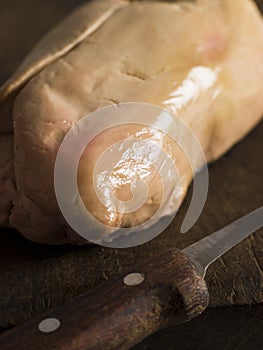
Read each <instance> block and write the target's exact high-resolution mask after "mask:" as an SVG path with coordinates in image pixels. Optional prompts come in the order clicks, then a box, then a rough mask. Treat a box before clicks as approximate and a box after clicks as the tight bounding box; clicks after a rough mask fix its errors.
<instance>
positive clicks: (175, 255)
mask: <svg viewBox="0 0 263 350" xmlns="http://www.w3.org/2000/svg"><path fill="white" fill-rule="evenodd" d="M139 271H140V273H141V276H143V277H144V276H145V280H144V281H142V282H141V283H138V284H137V285H133V286H131V285H127V284H124V283H123V278H119V279H116V280H115V279H114V280H113V279H111V280H108V281H105V282H104V283H103V285H99V286H98V287H97V288H96V287H94V288H93V290H92V291H91V293H88V294H84V295H81V296H78V297H75V298H73V299H72V300H70V301H69V302H67V303H65V304H63V305H62V306H59V307H58V308H53V309H52V311H50V310H48V311H46V313H45V314H44V315H39V316H38V317H36V318H33V319H32V320H31V321H29V322H26V323H24V324H22V325H21V326H17V327H14V328H13V329H11V330H8V331H6V332H5V333H4V334H2V335H1V336H0V350H13V349H20V348H21V347H22V348H23V349H25V350H35V349H36V348H39V349H50V350H51V349H54V350H55V349H56V350H81V349H82V350H84V349H86V347H87V344H88V349H92V350H102V349H106V350H129V349H131V347H132V346H134V345H136V344H138V343H139V342H140V341H142V340H143V339H145V338H146V337H148V336H149V335H150V334H153V333H155V332H156V331H158V330H160V329H162V328H165V327H168V326H170V325H175V324H179V323H182V322H186V321H189V320H191V319H192V318H194V317H197V316H198V315H200V314H201V313H202V312H203V311H204V310H205V309H206V307H207V305H208V301H209V295H208V290H207V286H206V282H205V280H204V279H203V278H202V277H201V276H200V275H199V273H198V272H197V270H196V267H195V266H194V264H193V263H192V261H191V260H190V259H189V258H188V257H187V256H186V255H184V254H183V253H182V252H181V251H180V250H178V249H170V250H169V251H168V252H165V253H164V254H162V255H161V256H159V255H158V256H156V257H154V258H153V259H152V260H151V261H150V262H149V263H147V264H143V265H142V266H140V267H139ZM127 277H128V276H127ZM98 301H100V303H98ZM50 316H52V317H55V318H56V319H58V320H59V321H60V322H61V326H60V328H59V329H58V330H57V331H56V332H53V333H51V334H48V335H47V334H45V333H43V332H39V331H38V325H39V323H40V322H41V321H42V320H43V319H45V318H48V317H50ZM83 330H85V331H83Z"/></svg>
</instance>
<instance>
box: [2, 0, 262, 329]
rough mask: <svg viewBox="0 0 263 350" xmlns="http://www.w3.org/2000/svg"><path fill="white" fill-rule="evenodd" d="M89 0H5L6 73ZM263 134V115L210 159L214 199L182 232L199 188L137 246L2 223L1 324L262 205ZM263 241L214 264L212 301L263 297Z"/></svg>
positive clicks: (133, 267) (28, 315) (237, 301)
mask: <svg viewBox="0 0 263 350" xmlns="http://www.w3.org/2000/svg"><path fill="white" fill-rule="evenodd" d="M83 2H84V1H82V0H67V1H64V0H63V1H62V0H46V1H42V0H13V1H8V0H2V1H1V2H0V48H1V49H0V81H1V82H3V81H4V80H5V79H6V78H7V77H8V76H9V75H10V74H11V73H12V71H13V69H14V68H15V67H16V66H17V65H18V64H19V62H20V60H21V58H22V57H23V56H24V55H25V54H26V52H27V51H28V50H29V49H30V48H31V47H32V45H33V44H34V43H35V42H36V41H37V40H38V39H39V37H40V36H42V35H43V34H44V33H45V31H46V30H47V29H48V28H49V27H51V26H52V25H54V24H55V23H56V22H57V21H58V20H59V19H60V18H62V17H63V16H64V15H65V14H66V13H67V12H69V11H70V10H71V8H73V7H74V6H77V5H79V4H81V3H83ZM259 2H260V1H259ZM260 3H261V5H262V2H260ZM262 93H263V92H262ZM259 98H261V97H260V96H259ZM262 135H263V123H261V124H260V125H259V126H258V127H257V128H255V130H254V131H252V133H251V134H250V135H249V136H248V137H247V138H246V139H244V140H243V141H242V142H241V143H239V144H238V145H236V146H235V147H234V148H233V149H232V150H231V151H230V152H229V153H228V154H226V155H225V156H224V157H222V158H221V159H220V160H219V161H217V162H215V163H213V164H211V165H210V166H209V174H210V187H209V194H208V198H207V202H206V205H205V208H204V211H203V213H202V215H201V216H200V218H199V220H198V222H197V223H196V225H195V226H194V227H193V228H192V229H191V231H190V232H189V233H186V234H180V233H179V229H180V223H181V222H182V220H183V218H184V215H185V213H186V211H187V207H188V205H189V201H190V199H191V190H190V191H189V194H188V196H187V199H186V201H185V202H184V204H183V206H182V208H181V210H180V211H179V213H178V215H177V216H176V218H175V220H174V222H173V223H172V224H171V225H170V226H169V227H168V229H167V230H166V231H165V232H163V233H162V235H160V236H159V237H157V238H156V239H155V240H153V241H151V242H149V243H147V244H144V245H142V246H139V247H136V248H132V249H122V250H115V249H107V248H103V247H95V246H86V247H74V246H64V247H54V246H53V247H50V246H41V245H37V244H33V243H31V242H28V241H26V240H25V239H24V238H22V237H21V236H20V235H19V234H18V233H17V232H15V231H12V230H6V229H1V232H0V296H1V298H0V311H1V312H0V327H4V328H5V327H8V326H13V325H17V324H21V323H23V322H24V321H25V320H28V319H30V318H31V317H33V316H35V315H37V314H39V313H40V312H42V311H44V310H47V309H48V308H50V307H53V306H55V305H58V304H61V303H63V302H65V301H67V300H69V299H70V298H71V297H72V296H75V295H78V294H80V293H83V292H87V291H89V290H91V289H92V288H93V287H94V286H96V285H98V284H99V283H100V282H101V281H103V280H109V279H111V278H116V276H118V275H123V274H124V273H125V272H126V271H133V270H136V267H137V266H138V265H141V264H142V263H143V262H145V261H147V260H149V259H150V258H152V257H153V256H155V255H156V254H159V253H161V252H163V251H166V250H167V249H170V248H172V247H177V248H184V247H186V246H187V245H189V244H191V243H193V242H195V241H197V240H199V239H200V238H202V237H204V236H206V235H208V234H210V233H211V232H213V231H215V230H216V229H218V228H220V227H222V226H224V225H226V224H228V223H229V222H231V221H233V220H235V219H237V218H238V217H240V216H242V215H244V214H246V213H248V212H249V211H251V210H253V209H255V208H257V207H258V206H261V205H262V203H263V195H262V174H263V162H262ZM262 248H263V230H262V229H261V230H259V231H258V232H257V233H255V234H254V235H252V236H251V237H250V238H248V239H246V240H245V241H243V242H242V243H241V244H239V245H238V246H237V247H235V248H234V249H232V250H231V251H230V252H228V253H227V254H225V255H224V257H223V258H221V259H220V260H219V261H217V262H216V263H215V264H213V266H211V268H209V270H208V274H207V277H206V280H207V284H208V288H209V291H210V306H223V305H224V306H225V305H232V304H251V303H260V302H263V252H262V250H263V249H262Z"/></svg>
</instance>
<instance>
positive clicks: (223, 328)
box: [132, 304, 263, 350]
mask: <svg viewBox="0 0 263 350" xmlns="http://www.w3.org/2000/svg"><path fill="white" fill-rule="evenodd" d="M262 315H263V305H262V304H261V305H256V306H252V307H251V306H236V307H229V308H217V309H207V310H206V311H205V312H204V313H203V314H202V315H201V316H199V317H198V318H196V319H194V320H192V321H190V322H188V323H184V324H182V325H177V326H174V327H169V328H166V329H164V330H161V331H159V332H157V333H155V334H154V335H152V336H151V337H149V338H148V339H146V340H145V341H143V342H141V343H140V344H138V345H137V346H135V347H134V348H132V350H160V349H165V350H177V349H182V350H193V349H195V350H211V349H213V350H236V349H238V350H251V349H258V350H259V349H262V344H263V334H262V328H263V317H262Z"/></svg>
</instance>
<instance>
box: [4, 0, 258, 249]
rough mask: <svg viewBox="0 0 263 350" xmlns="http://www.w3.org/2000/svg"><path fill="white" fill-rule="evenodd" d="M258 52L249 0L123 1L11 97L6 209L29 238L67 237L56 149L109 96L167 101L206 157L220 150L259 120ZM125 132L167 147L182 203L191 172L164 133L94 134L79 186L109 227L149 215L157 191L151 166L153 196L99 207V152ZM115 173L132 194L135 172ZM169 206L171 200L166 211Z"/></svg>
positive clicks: (122, 192)
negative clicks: (10, 178)
mask: <svg viewBox="0 0 263 350" xmlns="http://www.w3.org/2000/svg"><path fill="white" fill-rule="evenodd" d="M100 3H102V2H100ZM262 57H263V23H262V20H261V18H260V15H259V14H258V13H257V10H256V9H255V6H254V5H253V4H252V3H251V2H250V1H249V0H241V1H238V2H237V1H233V0H220V1H219V0H213V1H211V0H200V1H196V2H194V3H187V2H183V3H179V4H171V3H159V2H157V3H131V4H130V3H128V2H126V4H125V6H123V7H121V8H120V9H118V11H115V12H114V13H113V14H112V15H111V16H110V17H109V18H108V19H107V20H106V21H105V22H104V23H103V24H102V25H101V26H100V27H99V28H98V29H97V30H96V31H95V32H94V33H92V34H90V35H88V36H87V37H86V38H85V39H84V40H83V41H82V42H81V43H80V44H79V45H77V46H76V47H74V48H73V49H72V50H70V51H69V52H68V53H67V54H65V55H64V56H63V57H61V58H59V59H57V60H55V61H54V62H53V63H51V64H49V65H48V66H47V67H46V68H45V69H43V70H42V72H41V73H39V74H38V75H36V76H35V77H34V78H33V79H31V80H30V81H29V82H28V84H27V85H26V86H25V88H23V90H22V91H21V92H20V94H19V95H18V97H17V98H16V101H15V108H14V137H15V146H16V152H15V176H16V184H17V188H18V190H19V193H20V197H19V198H18V199H16V202H15V207H14V208H13V210H12V213H11V217H10V221H11V223H12V225H14V226H15V227H17V228H18V229H19V230H20V231H21V232H22V233H23V234H24V235H26V236H27V237H29V238H30V239H32V240H36V241H40V242H47V243H48V242H50V243H57V242H63V240H64V236H63V233H62V230H61V227H62V226H63V227H64V226H65V222H64V221H63V218H62V217H61V214H60V212H59V210H58V207H57V204H56V199H55V195H54V188H53V187H54V186H53V170H54V162H55V157H56V154H57V151H58V148H59V146H60V144H61V141H62V140H63V137H64V135H65V133H66V132H67V131H68V130H69V128H70V127H71V126H72V125H74V123H76V122H77V121H78V120H80V119H81V118H82V117H83V116H85V115H86V114H88V113H89V112H92V111H94V110H97V109H98V108H100V107H104V106H107V105H109V104H114V103H119V102H130V101H137V102H147V103H152V104H155V105H159V106H161V107H164V108H167V109H168V110H169V111H171V112H172V113H174V114H175V115H177V116H180V118H182V119H183V120H185V121H186V122H187V123H188V125H189V126H190V127H191V129H192V130H193V131H194V132H195V134H196V135H197V137H198V138H199V140H200V143H201V145H202V147H203V148H204V151H205V154H206V157H207V160H208V161H211V160H213V159H216V158H217V157H219V156H220V155H221V154H222V153H224V152H225V151H226V150H227V149H229V147H231V146H232V145H233V144H234V143H235V142H237V141H238V140H239V139H240V138H242V137H243V136H244V135H245V134H246V133H247V132H248V131H249V130H250V129H251V128H252V127H253V126H254V125H255V124H256V123H257V121H259V119H260V116H261V114H262V111H263V100H262V99H261V98H258V96H259V94H260V92H261V91H262V90H263V63H262ZM98 123H99V120H98ZM127 134H129V135H133V136H134V138H140V137H143V138H148V139H153V140H155V141H154V142H157V144H158V145H159V146H160V147H161V148H163V149H164V150H165V151H166V152H168V154H169V155H170V156H171V158H172V159H173V160H174V162H175V163H176V165H177V168H178V169H179V172H180V175H181V177H182V179H183V180H182V189H181V190H182V191H181V192H180V191H179V192H180V199H179V202H181V200H182V199H183V197H184V195H185V193H186V190H187V186H188V185H189V183H190V181H191V178H192V173H191V169H190V166H189V164H188V163H187V161H186V159H185V156H184V155H183V152H182V151H181V150H180V149H179V147H178V146H177V145H176V144H174V143H173V142H172V141H171V139H170V138H169V137H168V136H166V135H164V134H162V133H160V132H157V131H154V130H151V129H148V130H143V129H142V128H141V127H139V126H133V127H131V126H129V127H126V128H125V127H122V128H121V129H115V130H113V129H111V130H108V131H105V132H104V133H103V134H101V135H98V136H97V139H95V140H94V142H93V143H92V144H91V145H90V146H89V147H88V148H87V149H86V151H85V152H84V154H83V157H82V160H81V162H80V165H79V169H78V170H79V171H78V181H79V189H80V193H81V195H82V199H83V201H84V203H85V204H86V206H87V207H88V208H89V210H91V212H92V213H93V215H95V216H96V217H97V218H99V219H100V220H101V221H102V222H104V223H108V224H110V225H112V226H127V225H128V226H132V225H136V224H138V223H140V222H142V221H144V220H147V218H149V217H151V216H152V215H153V213H154V212H155V211H156V208H157V207H158V205H159V204H160V198H161V193H162V192H161V191H162V187H161V181H160V178H159V177H158V174H155V172H154V171H152V169H148V170H150V171H149V173H150V176H149V177H148V178H147V179H146V182H147V185H148V189H149V200H148V201H147V203H146V204H145V205H144V206H143V207H142V208H141V209H140V210H138V211H137V212H136V213H133V214H131V215H129V214H125V215H116V214H114V211H113V210H112V203H110V204H109V206H108V207H105V206H102V205H101V203H100V202H99V201H98V199H97V198H96V194H95V191H94V187H93V183H92V174H93V170H94V164H95V162H96V157H98V156H99V155H100V154H101V152H102V151H103V150H105V149H106V148H107V147H109V146H110V145H112V144H113V143H114V142H117V141H121V140H122V139H125V138H126V137H127ZM138 135H140V136H138ZM142 135H143V136H142ZM69 161H70V159H69ZM131 162H132V159H126V163H125V162H123V163H122V164H123V167H124V168H125V167H126V168H129V169H130V168H131V167H130V166H128V167H127V164H131ZM136 169H137V170H136V171H137V175H139V174H140V171H141V172H142V171H143V170H145V169H144V166H143V164H142V163H138V164H137V168H136ZM133 174H135V173H133ZM115 175H116V183H117V188H116V191H117V192H118V196H119V197H120V198H122V199H123V200H127V199H129V196H130V191H129V185H130V183H131V182H132V180H133V179H132V176H130V174H129V173H128V174H127V176H126V178H127V179H128V180H129V181H130V182H129V181H127V182H126V183H125V185H122V184H121V180H123V178H121V177H118V172H117V171H116V174H115ZM164 180H165V179H164ZM118 181H119V183H118ZM171 190H172V189H171ZM175 209H176V207H175V206H174V205H172V204H171V211H173V210H175ZM28 220H29V221H30V224H29V222H28Z"/></svg>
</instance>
